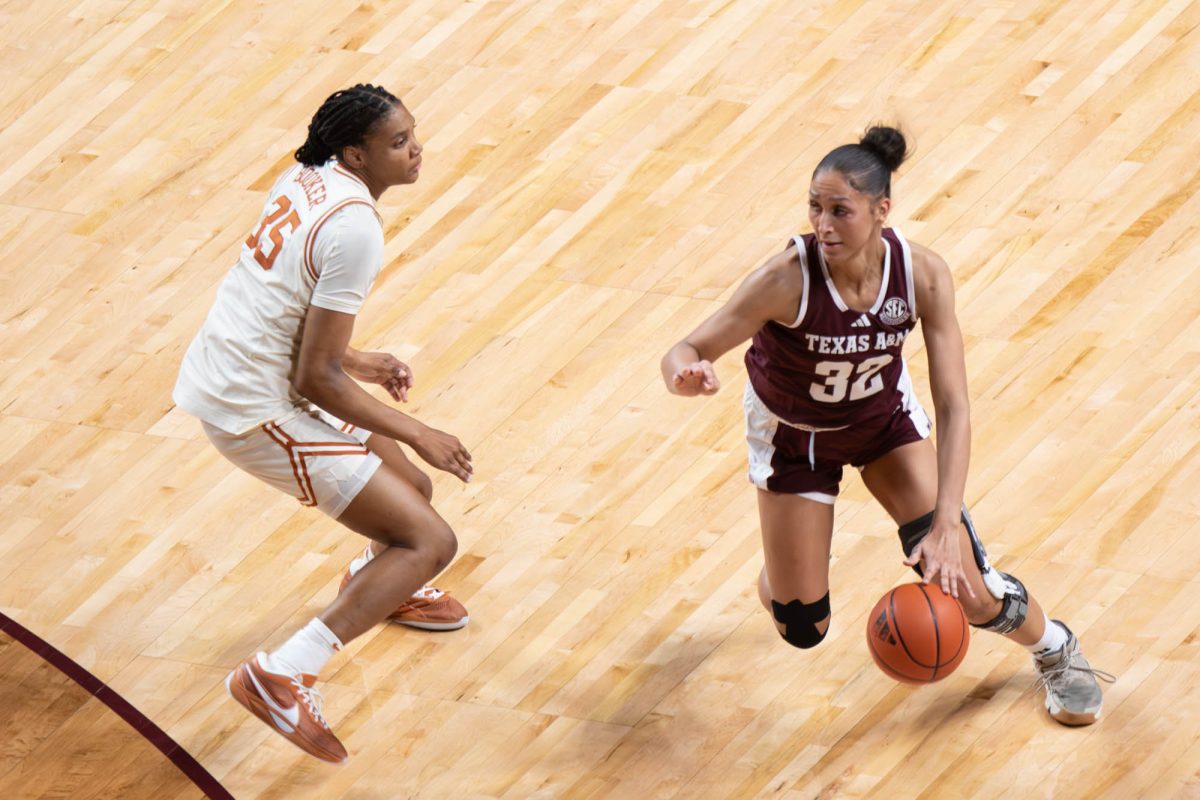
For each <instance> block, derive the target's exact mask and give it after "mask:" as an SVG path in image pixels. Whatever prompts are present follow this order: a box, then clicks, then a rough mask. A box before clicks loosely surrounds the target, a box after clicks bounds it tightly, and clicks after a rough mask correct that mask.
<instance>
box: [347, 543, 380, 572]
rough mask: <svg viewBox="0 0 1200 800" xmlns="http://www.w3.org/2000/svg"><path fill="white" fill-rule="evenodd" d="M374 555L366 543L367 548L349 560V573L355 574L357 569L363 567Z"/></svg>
mask: <svg viewBox="0 0 1200 800" xmlns="http://www.w3.org/2000/svg"><path fill="white" fill-rule="evenodd" d="M374 557H375V554H374V553H372V552H371V545H367V549H366V550H364V551H363V554H362V555H361V556H359V557H358V558H356V559H354V560H353V561H351V562H350V574H351V575H357V574H358V571H359V570H360V569H362V568H363V567H365V566H366V565H367V563H368V562H369V561H370V560H371V559H372V558H374Z"/></svg>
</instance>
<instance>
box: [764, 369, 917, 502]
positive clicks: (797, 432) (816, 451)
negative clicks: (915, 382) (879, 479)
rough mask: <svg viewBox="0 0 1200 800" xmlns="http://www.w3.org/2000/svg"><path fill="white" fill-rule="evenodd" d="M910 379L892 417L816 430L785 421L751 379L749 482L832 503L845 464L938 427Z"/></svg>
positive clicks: (857, 462) (876, 454)
mask: <svg viewBox="0 0 1200 800" xmlns="http://www.w3.org/2000/svg"><path fill="white" fill-rule="evenodd" d="M905 378H906V380H904V381H903V382H902V385H901V386H900V387H899V388H900V393H899V394H900V399H899V400H898V402H897V404H896V410H895V412H893V413H892V414H891V415H890V416H885V417H881V418H877V419H872V420H868V421H866V422H864V424H861V425H851V426H847V427H844V428H813V427H811V426H807V425H797V424H796V423H793V422H788V421H787V420H784V419H781V418H780V417H779V416H778V415H777V414H775V413H774V412H772V411H771V410H770V409H769V408H767V407H766V406H765V405H763V402H762V400H760V399H759V397H758V395H757V394H756V393H755V391H754V388H753V387H752V386H751V385H750V382H749V381H747V382H746V393H745V396H744V397H743V399H742V403H743V406H744V407H745V411H746V443H747V444H748V445H749V447H750V482H751V483H753V484H754V485H755V486H757V487H758V488H760V489H766V490H767V491H771V492H782V493H784V494H798V495H802V496H803V497H807V498H809V499H810V500H816V501H817V502H820V503H828V504H830V505H832V504H833V501H834V500H835V499H837V494H838V485H839V484H840V483H841V482H842V467H843V466H845V465H846V464H850V465H852V466H854V467H857V468H859V469H861V468H862V467H863V466H865V465H866V464H870V463H871V462H872V461H874V460H875V459H877V458H881V457H882V456H884V455H886V454H887V453H890V452H891V451H892V450H895V449H896V448H897V447H901V446H903V445H906V444H911V443H912V442H919V441H921V440H922V439H925V438H928V436H929V433H930V431H931V430H932V428H933V426H932V424H931V423H930V421H929V415H928V414H926V413H925V409H923V408H921V404H920V403H919V402H918V401H917V399H916V397H915V396H914V395H913V392H912V386H911V384H909V383H908V381H907V373H906V374H905Z"/></svg>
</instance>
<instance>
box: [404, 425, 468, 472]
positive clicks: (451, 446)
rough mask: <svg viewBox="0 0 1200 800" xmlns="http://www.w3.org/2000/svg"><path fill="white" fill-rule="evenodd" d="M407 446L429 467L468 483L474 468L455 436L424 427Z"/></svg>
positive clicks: (465, 450)
mask: <svg viewBox="0 0 1200 800" xmlns="http://www.w3.org/2000/svg"><path fill="white" fill-rule="evenodd" d="M409 444H410V445H411V446H412V449H413V450H416V451H417V455H419V456H420V457H421V458H423V459H425V461H426V463H428V464H429V466H431V467H437V468H438V469H440V470H442V471H444V472H449V473H450V474H451V475H455V476H457V477H458V479H459V480H461V481H462V482H463V483H468V482H470V480H471V475H472V474H473V473H474V472H475V466H474V465H473V464H472V463H471V454H470V453H468V452H467V448H465V447H463V445H462V442H460V441H459V440H458V437H457V436H451V435H450V434H448V433H443V432H442V431H439V430H437V429H435V428H430V427H428V426H425V427H424V428H423V429H422V431H421V433H420V434H419V435H418V436H417V438H416V439H414V440H413V441H412V442H409Z"/></svg>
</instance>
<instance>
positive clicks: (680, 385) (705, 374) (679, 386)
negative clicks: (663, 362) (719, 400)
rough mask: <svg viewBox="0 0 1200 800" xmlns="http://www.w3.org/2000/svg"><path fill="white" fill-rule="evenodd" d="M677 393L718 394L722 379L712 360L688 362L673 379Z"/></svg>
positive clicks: (692, 394)
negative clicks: (720, 379)
mask: <svg viewBox="0 0 1200 800" xmlns="http://www.w3.org/2000/svg"><path fill="white" fill-rule="evenodd" d="M671 382H672V384H673V386H674V387H675V393H676V394H681V395H683V396H684V397H695V396H696V395H698V394H716V393H717V390H718V389H720V388H721V381H719V380H718V379H717V373H716V372H715V371H714V370H713V365H712V362H711V361H696V362H693V363H691V364H688V365H687V366H686V367H684V368H683V369H681V370H679V372H676V373H675V376H674V377H673V378H672V379H671Z"/></svg>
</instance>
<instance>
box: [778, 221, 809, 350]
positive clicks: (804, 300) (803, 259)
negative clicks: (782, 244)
mask: <svg viewBox="0 0 1200 800" xmlns="http://www.w3.org/2000/svg"><path fill="white" fill-rule="evenodd" d="M792 244H794V245H795V246H796V255H797V257H799V259H800V309H799V310H798V311H797V312H796V320H795V322H793V323H792V324H791V325H785V326H784V327H785V328H793V329H794V328H798V327H800V323H802V322H804V317H805V315H806V314H808V295H809V288H808V287H809V277H808V248H807V247H806V246H805V244H804V238H803V237H801V236H793V237H792Z"/></svg>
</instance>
